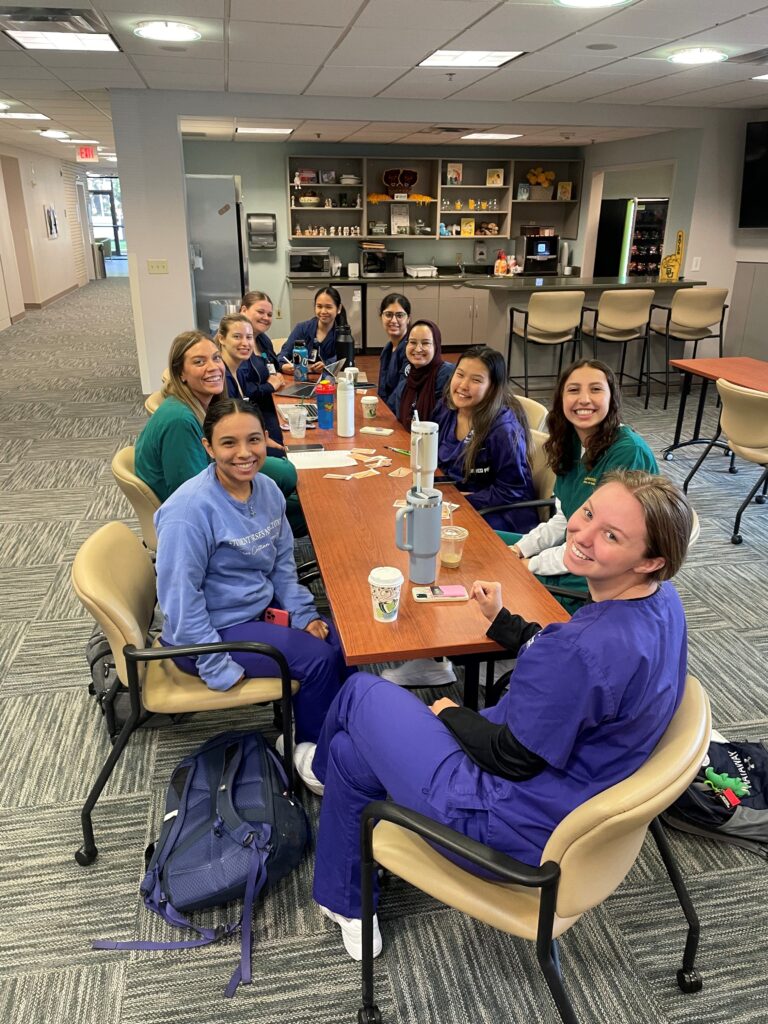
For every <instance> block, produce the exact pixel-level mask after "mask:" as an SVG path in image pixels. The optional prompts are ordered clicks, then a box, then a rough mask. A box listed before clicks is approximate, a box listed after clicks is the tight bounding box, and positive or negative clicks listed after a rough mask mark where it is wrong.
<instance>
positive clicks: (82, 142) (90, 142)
mask: <svg viewBox="0 0 768 1024" xmlns="http://www.w3.org/2000/svg"><path fill="white" fill-rule="evenodd" d="M61 141H62V142H69V143H71V145H73V146H95V145H96V144H97V143H98V141H99V140H98V139H62V140H61Z"/></svg>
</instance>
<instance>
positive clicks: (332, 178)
mask: <svg viewBox="0 0 768 1024" xmlns="http://www.w3.org/2000/svg"><path fill="white" fill-rule="evenodd" d="M320 184H321V185H335V184H336V171H320Z"/></svg>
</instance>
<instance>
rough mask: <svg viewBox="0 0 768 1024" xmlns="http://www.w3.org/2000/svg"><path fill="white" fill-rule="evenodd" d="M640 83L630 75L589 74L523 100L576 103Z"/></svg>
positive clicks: (530, 94)
mask: <svg viewBox="0 0 768 1024" xmlns="http://www.w3.org/2000/svg"><path fill="white" fill-rule="evenodd" d="M639 81H642V79H637V78H635V77H634V76H632V75H610V74H596V73H593V74H589V75H579V77H578V78H570V79H568V81H567V82H560V84H559V85H551V86H549V87H548V88H546V89H540V90H538V91H537V92H531V93H529V94H528V95H527V96H526V97H525V98H526V100H531V101H534V102H537V101H538V102H541V101H542V100H551V101H553V102H565V103H578V102H581V101H582V100H587V99H590V98H591V97H592V96H602V95H603V94H604V93H606V92H613V91H614V90H616V89H622V88H625V87H627V86H632V85H633V84H635V83H637V82H639Z"/></svg>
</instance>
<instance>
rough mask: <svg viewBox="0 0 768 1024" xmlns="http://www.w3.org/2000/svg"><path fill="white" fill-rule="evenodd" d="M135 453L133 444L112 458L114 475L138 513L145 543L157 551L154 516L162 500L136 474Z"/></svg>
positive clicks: (137, 516)
mask: <svg viewBox="0 0 768 1024" xmlns="http://www.w3.org/2000/svg"><path fill="white" fill-rule="evenodd" d="M135 454H136V449H135V448H133V447H132V446H130V447H128V448H121V449H120V451H119V452H118V453H117V454H116V455H115V457H114V458H113V459H112V476H114V478H115V483H116V484H117V486H118V487H119V488H120V490H121V491H122V492H123V494H124V495H125V496H126V498H127V499H128V501H129V502H130V503H131V507H132V508H133V511H134V512H135V513H136V518H137V519H138V520H139V527H140V528H141V535H142V537H143V538H144V544H145V545H146V547H147V548H148V549H149V550H150V551H157V533H156V532H155V523H154V518H153V517H154V515H155V512H157V510H158V509H159V508H160V505H161V502H160V499H159V498H158V496H157V495H156V494H155V492H154V491H153V490H152V488H151V487H149V486H148V485H147V484H145V483H144V481H143V480H142V479H141V478H140V477H138V476H136V467H135V464H134V456H135Z"/></svg>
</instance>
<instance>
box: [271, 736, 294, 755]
mask: <svg viewBox="0 0 768 1024" xmlns="http://www.w3.org/2000/svg"><path fill="white" fill-rule="evenodd" d="M293 742H294V744H295V743H296V731H295V730H294V732H293ZM275 750H276V751H277V753H278V756H279V757H282V756H283V754H284V753H285V737H284V735H283V734H282V733H280V735H279V736H278V737H277V739H276V740H275Z"/></svg>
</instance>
